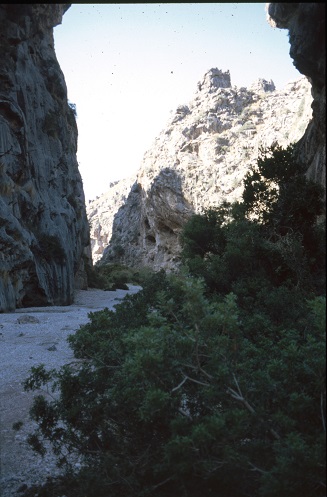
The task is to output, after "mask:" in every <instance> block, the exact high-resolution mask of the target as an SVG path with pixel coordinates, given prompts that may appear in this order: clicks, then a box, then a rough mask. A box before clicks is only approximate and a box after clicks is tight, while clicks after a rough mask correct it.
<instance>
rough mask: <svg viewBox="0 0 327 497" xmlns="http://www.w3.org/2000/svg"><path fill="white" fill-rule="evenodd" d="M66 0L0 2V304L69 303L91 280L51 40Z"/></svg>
mask: <svg viewBox="0 0 327 497" xmlns="http://www.w3.org/2000/svg"><path fill="white" fill-rule="evenodd" d="M68 7H69V5H68V4H26V5H23V4H2V5H1V6H0V311H7V310H14V309H15V308H16V307H21V306H31V305H52V304H56V305H66V304H70V303H72V301H73V297H74V288H75V287H79V288H81V287H83V286H85V285H86V284H87V281H86V274H85V267H84V264H85V261H86V262H87V261H89V260H90V248H89V230H88V223H87V218H86V212H85V201H84V193H83V185H82V181H81V176H80V173H79V171H78V164H77V160H76V148H77V127H76V122H75V116H74V112H73V110H72V109H71V108H70V107H69V105H68V102H67V90H66V84H65V80H64V76H63V74H62V72H61V69H60V67H59V64H58V62H57V59H56V55H55V50H54V41H53V27H54V26H56V25H57V24H60V23H61V21H62V16H63V14H64V12H65V11H66V10H67V9H68Z"/></svg>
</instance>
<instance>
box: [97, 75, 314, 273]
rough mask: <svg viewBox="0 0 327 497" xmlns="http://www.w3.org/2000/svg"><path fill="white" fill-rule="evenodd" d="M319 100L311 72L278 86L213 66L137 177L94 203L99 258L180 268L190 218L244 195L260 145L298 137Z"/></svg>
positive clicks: (173, 120)
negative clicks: (244, 82)
mask: <svg viewBox="0 0 327 497" xmlns="http://www.w3.org/2000/svg"><path fill="white" fill-rule="evenodd" d="M311 102H312V97H311V87H310V84H309V82H308V81H307V79H306V78H305V77H303V78H301V79H300V80H298V81H295V82H291V83H289V84H288V85H286V87H285V88H284V89H282V90H278V91H277V90H276V89H275V86H274V83H273V82H272V81H266V80H264V79H260V80H258V81H256V82H255V83H253V85H251V87H250V88H249V89H246V88H237V87H232V85H231V78H230V74H229V72H228V71H227V72H223V71H220V70H219V69H217V68H214V69H210V70H209V71H208V72H207V73H206V74H205V75H204V78H203V80H202V81H200V82H199V83H198V85H197V90H196V92H195V94H194V97H193V99H192V100H191V102H189V103H188V105H180V106H179V107H178V108H177V109H176V112H175V113H173V114H172V117H171V119H170V120H169V122H168V123H167V125H166V127H165V128H164V130H163V131H162V132H161V133H160V135H159V136H158V137H157V138H156V140H155V141H154V143H153V146H152V147H151V148H150V150H148V151H147V152H146V153H145V155H144V158H143V161H142V164H141V167H140V169H139V171H138V174H137V175H136V177H135V178H130V179H129V180H124V181H122V182H118V183H116V184H115V185H113V186H112V187H111V189H110V190H109V191H108V192H107V193H106V194H105V195H102V196H101V197H100V198H98V199H96V200H95V201H93V202H91V203H90V204H89V206H88V209H87V212H88V217H89V221H90V226H91V242H92V246H93V257H94V260H95V261H96V260H100V258H101V255H103V257H102V260H101V262H118V261H119V262H123V263H125V264H128V265H132V266H142V265H146V266H150V267H152V268H154V269H155V270H158V269H160V268H164V269H167V270H173V269H175V268H176V267H178V264H179V255H180V250H181V247H180V240H179V235H180V232H181V229H182V226H183V225H184V223H185V222H186V220H187V219H188V218H189V217H190V216H191V215H192V213H194V212H200V211H201V210H202V209H204V208H206V207H209V206H218V205H220V204H221V203H222V201H224V200H227V201H234V200H237V199H239V198H240V196H241V194H242V191H243V179H244V176H245V174H246V172H247V171H248V169H249V167H250V165H251V164H254V163H255V162H256V160H257V158H258V153H259V149H260V148H266V147H269V146H270V145H272V144H273V143H276V142H277V143H278V144H280V145H282V146H286V145H288V144H289V143H293V142H296V141H298V140H299V139H300V138H301V136H302V135H303V133H304V131H305V129H306V127H307V125H308V123H309V121H310V119H311V114H312V111H311ZM106 245H108V247H107V248H105V247H106Z"/></svg>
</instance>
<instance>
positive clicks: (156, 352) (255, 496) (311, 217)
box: [25, 147, 326, 497]
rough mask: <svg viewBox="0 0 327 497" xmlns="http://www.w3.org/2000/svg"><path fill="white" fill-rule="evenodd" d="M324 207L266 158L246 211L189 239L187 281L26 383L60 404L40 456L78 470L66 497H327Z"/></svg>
mask: <svg viewBox="0 0 327 497" xmlns="http://www.w3.org/2000/svg"><path fill="white" fill-rule="evenodd" d="M322 207H323V202H322V191H321V189H320V187H319V186H318V185H317V184H314V183H312V182H310V181H308V180H307V179H306V178H305V176H304V174H303V170H301V168H300V166H299V165H298V164H297V163H296V162H295V160H294V155H293V148H292V147H288V148H287V149H285V150H284V149H281V148H280V147H274V148H272V149H270V150H268V151H267V152H266V153H265V154H263V155H262V157H261V158H259V160H258V162H257V164H256V165H255V166H254V167H253V168H252V169H251V170H250V171H249V173H248V174H247V176H246V178H245V180H244V194H243V198H242V201H241V202H238V203H234V204H228V203H225V204H223V205H222V206H221V207H218V208H216V209H209V210H206V211H205V212H204V213H203V214H198V215H195V216H193V217H192V218H191V219H190V220H189V221H188V223H187V224H186V225H185V227H184V231H183V236H182V244H183V260H184V270H183V271H181V272H180V273H179V274H175V275H172V274H171V275H167V274H165V273H164V272H163V271H161V272H159V273H156V274H153V275H151V276H148V278H147V279H146V280H144V283H143V290H142V291H140V292H139V293H137V294H134V295H130V296H127V297H126V298H125V299H124V301H123V302H122V303H121V304H119V305H117V307H116V311H115V312H112V311H110V310H108V309H106V310H104V311H100V312H95V313H92V314H90V322H89V323H88V324H87V325H85V326H82V327H81V328H80V329H79V330H78V331H77V332H76V333H75V334H74V335H71V336H70V338H69V341H70V344H71V346H72V348H73V350H74V353H75V356H76V358H78V359H81V362H80V365H79V367H78V368H77V369H76V364H75V366H74V367H73V366H69V365H67V366H65V367H63V368H61V369H60V370H58V371H55V370H53V371H46V369H45V368H44V366H42V365H41V366H40V367H38V368H35V369H34V370H33V371H32V372H31V375H30V377H29V378H28V379H27V380H26V383H25V387H26V389H32V390H33V389H34V390H36V389H38V388H39V387H41V386H42V385H48V386H49V387H50V389H53V390H54V391H56V392H57V397H55V398H54V399H52V400H47V399H46V398H45V397H44V396H37V397H36V398H35V402H34V405H33V408H32V411H31V415H32V417H33V419H34V420H35V421H36V422H37V424H38V428H37V430H36V433H34V434H33V435H31V437H30V443H31V445H32V446H33V447H34V449H35V450H36V451H38V452H40V453H41V454H42V453H43V452H44V450H45V448H44V445H43V442H44V441H50V443H51V445H52V447H53V448H54V450H55V452H56V454H57V455H58V461H59V463H60V464H62V465H64V464H66V463H69V456H70V453H71V452H75V453H76V452H77V453H78V454H79V455H80V456H81V458H82V467H81V469H80V470H79V471H78V473H76V468H71V473H68V474H67V477H66V478H65V479H63V480H61V482H60V485H61V489H60V490H61V491H62V493H65V495H67V496H69V497H70V496H72V495H74V497H77V496H78V497H79V496H80V497H82V496H85V495H87V496H88V497H101V496H103V497H105V496H106V497H108V496H111V497H115V496H117V497H118V496H119V497H124V496H126V497H130V496H131V495H133V496H137V497H146V496H151V497H155V496H158V497H168V496H170V497H171V496H177V495H178V496H185V497H200V496H201V497H202V496H203V495H206V496H209V495H215V496H216V495H221V496H224V497H246V496H249V495H251V496H252V497H259V496H260V497H276V496H278V497H292V496H294V497H295V496H296V497H298V496H299V495H310V496H312V497H323V496H324V495H325V483H324V481H325V480H324V479H325V471H324V467H325V430H326V424H325V409H326V388H325V330H326V322H325V321H326V319H325V281H324V274H325V271H324V268H323V266H324V261H325V255H324V250H325V239H324V236H323V235H324V234H323V226H322V225H319V224H317V223H316V220H317V217H318V216H319V215H320V214H321V211H322ZM68 468H69V466H68ZM73 469H74V471H75V473H74V471H73ZM55 485H59V483H58V482H56V483H54V482H52V483H51V482H49V484H48V487H47V488H46V487H45V488H44V489H39V490H38V494H39V495H40V496H42V495H50V494H51V493H50V492H52V490H53V488H54V486H55ZM50 487H51V488H50ZM42 492H45V493H42ZM46 492H48V493H46ZM26 495H27V494H26ZM51 495H52V494H51Z"/></svg>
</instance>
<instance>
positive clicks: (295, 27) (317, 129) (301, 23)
mask: <svg viewBox="0 0 327 497" xmlns="http://www.w3.org/2000/svg"><path fill="white" fill-rule="evenodd" d="M266 10H267V19H268V22H269V23H270V24H271V25H272V26H273V27H277V28H280V29H287V30H288V33H289V42H290V56H291V58H292V59H293V63H294V65H295V67H296V68H297V69H298V70H299V71H300V73H302V74H304V75H305V76H307V77H308V79H309V81H310V83H311V85H312V97H313V103H312V120H311V122H310V124H309V125H308V127H307V129H306V131H305V133H304V136H303V138H302V139H301V140H300V141H299V143H298V153H299V158H300V160H301V161H303V162H304V163H305V164H308V176H309V177H310V178H312V179H313V180H315V181H317V182H318V183H321V184H322V185H323V186H324V188H326V24H325V17H326V14H325V11H326V7H325V4H324V3H268V4H266Z"/></svg>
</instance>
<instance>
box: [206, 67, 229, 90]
mask: <svg viewBox="0 0 327 497" xmlns="http://www.w3.org/2000/svg"><path fill="white" fill-rule="evenodd" d="M230 87H231V81H230V74H229V71H226V72H223V71H221V70H220V69H217V67H215V68H214V69H209V71H207V72H206V73H205V75H204V77H203V79H202V80H201V81H199V82H198V91H199V92H204V93H206V94H207V93H212V92H214V91H215V90H216V89H217V88H230Z"/></svg>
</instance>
